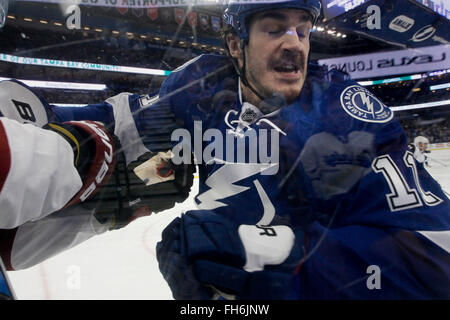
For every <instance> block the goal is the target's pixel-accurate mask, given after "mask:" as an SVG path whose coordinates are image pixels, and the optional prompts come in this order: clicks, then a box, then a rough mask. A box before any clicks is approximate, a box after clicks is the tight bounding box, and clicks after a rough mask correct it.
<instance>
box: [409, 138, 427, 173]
mask: <svg viewBox="0 0 450 320" xmlns="http://www.w3.org/2000/svg"><path fill="white" fill-rule="evenodd" d="M429 145H430V140H428V138H426V137H424V136H417V137H415V138H414V143H413V144H412V145H410V148H411V151H412V152H413V154H414V158H415V159H416V160H417V161H418V162H420V163H423V164H424V165H425V166H427V167H428V166H429V162H428V156H427V154H428V153H430V150H428V146H429Z"/></svg>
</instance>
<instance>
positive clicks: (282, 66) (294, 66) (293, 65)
mask: <svg viewBox="0 0 450 320" xmlns="http://www.w3.org/2000/svg"><path fill="white" fill-rule="evenodd" d="M272 69H273V70H274V71H275V72H276V73H277V74H278V75H280V76H281V77H282V79H287V80H297V79H299V78H300V76H301V74H302V73H303V61H279V62H277V63H274V64H273V66H272Z"/></svg>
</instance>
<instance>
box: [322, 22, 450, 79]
mask: <svg viewBox="0 0 450 320" xmlns="http://www.w3.org/2000/svg"><path fill="white" fill-rule="evenodd" d="M432 34H433V30H432V29H426V30H422V31H421V32H420V33H417V34H415V38H414V39H413V41H414V40H416V41H418V40H420V39H422V38H423V37H431V36H432ZM319 64H321V65H327V66H328V68H329V69H338V70H342V71H345V72H347V73H349V74H350V76H351V77H352V79H369V78H375V77H384V76H390V75H398V74H411V73H421V72H429V71H435V70H442V69H450V45H448V44H447V45H439V46H432V47H423V48H419V49H409V50H399V51H388V52H380V53H373V54H365V55H358V56H348V57H340V58H333V59H323V60H319Z"/></svg>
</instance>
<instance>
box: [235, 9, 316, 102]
mask: <svg viewBox="0 0 450 320" xmlns="http://www.w3.org/2000/svg"><path fill="white" fill-rule="evenodd" d="M311 29H312V22H311V19H310V16H309V14H308V13H307V12H306V11H303V10H296V9H278V10H271V11H265V12H261V13H257V14H256V15H255V16H254V17H252V19H251V22H250V25H249V30H250V33H249V43H248V45H247V46H245V50H246V52H245V59H246V61H245V62H246V75H247V80H248V81H249V83H250V84H251V85H252V86H253V87H254V88H255V89H256V91H257V92H258V93H259V94H261V95H262V96H263V97H270V96H272V94H273V93H275V92H277V93H281V94H282V95H283V96H284V98H285V99H286V101H287V102H288V103H291V102H292V101H293V100H294V99H295V98H296V97H298V95H299V94H300V91H301V89H302V87H303V84H304V82H305V76H306V68H307V61H308V54H309V49H310V43H309V34H310V32H311ZM230 52H231V51H230ZM235 57H237V59H238V63H239V64H240V66H241V67H242V65H243V55H242V52H237V54H236V56H235ZM243 93H244V96H245V97H246V98H247V99H248V100H250V102H254V101H252V98H253V100H255V98H256V96H255V95H254V94H252V92H251V91H250V90H249V89H248V88H245V87H244V88H243ZM249 96H250V99H249ZM251 96H253V97H251ZM257 100H259V99H257Z"/></svg>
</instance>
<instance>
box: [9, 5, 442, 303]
mask: <svg viewBox="0 0 450 320" xmlns="http://www.w3.org/2000/svg"><path fill="white" fill-rule="evenodd" d="M449 2H450V1H448V0H446V1H437V0H436V1H430V0H426V1H425V0H424V1H414V0H396V1H393V0H371V1H363V0H342V1H336V0H335V1H330V0H328V1H323V3H324V10H323V12H322V15H321V17H320V20H319V23H318V24H317V26H316V28H315V30H314V32H313V35H312V40H311V41H312V45H311V47H312V51H311V60H313V61H319V62H320V63H322V64H327V65H328V66H329V67H330V66H334V67H340V68H345V70H346V71H348V72H350V74H352V73H353V74H355V79H357V81H358V82H360V83H361V84H362V85H364V86H365V87H366V88H367V89H369V90H370V91H371V92H373V93H374V94H375V95H376V96H377V97H379V98H380V99H381V100H382V101H383V102H384V103H385V104H386V105H387V106H389V107H391V108H392V109H393V110H394V112H395V116H396V117H397V118H398V119H399V121H400V122H401V124H402V125H403V127H404V129H405V131H406V133H407V135H408V139H409V141H410V142H412V141H413V139H414V138H415V137H416V136H418V135H423V136H426V137H427V138H428V139H429V140H430V142H431V143H432V144H431V145H430V150H431V153H430V157H432V158H434V159H435V160H436V161H434V162H433V161H431V162H430V167H429V168H428V169H429V171H430V173H431V174H432V175H433V176H435V177H436V179H437V180H438V181H439V182H440V183H441V185H442V186H443V188H444V190H446V192H450V175H449V171H450V170H449V168H448V165H449V163H450V130H449V119H450V109H449V106H450V50H449V49H450V46H449V41H450V22H449V19H448V18H449V10H450V3H449ZM0 3H1V6H2V8H3V11H0V25H2V17H3V18H4V23H3V24H4V25H3V27H2V28H0V78H5V79H7V78H16V79H20V80H26V81H28V82H27V83H28V84H29V85H31V86H33V87H35V88H36V90H37V91H38V92H39V93H40V94H41V95H42V96H43V97H44V98H45V99H46V100H47V101H49V102H50V103H56V104H69V105H74V104H75V105H83V104H87V103H94V102H99V101H103V100H104V99H106V98H107V97H110V96H112V95H114V94H117V93H120V92H124V91H128V92H135V93H152V92H156V91H157V90H158V88H159V86H160V85H161V82H162V81H163V80H164V78H165V77H167V75H168V74H170V71H172V70H174V69H175V68H176V67H177V66H179V65H181V64H182V63H184V62H186V61H188V60H189V59H191V58H193V57H195V56H197V55H199V54H202V53H216V54H225V52H224V50H223V49H222V48H221V42H220V40H219V38H218V34H219V30H220V27H221V22H220V13H221V11H222V7H221V6H220V5H217V4H216V3H217V2H214V3H215V4H214V5H210V4H208V1H207V0H205V1H203V2H202V5H195V6H192V7H189V6H187V5H186V3H187V0H185V1H182V0H167V1H164V0H159V1H156V0H155V1H138V0H136V1H134V0H129V1H124V0H109V1H107V0H83V1H78V2H70V1H56V0H47V1H46V0H41V1H9V3H8V1H6V0H2V1H1V2H0ZM149 4H150V5H151V4H156V5H152V6H150V7H149ZM374 5H375V6H378V7H379V8H381V12H380V18H381V20H380V21H373V20H372V18H373V16H372V13H371V12H372V11H370V10H371V8H373V7H371V6H374ZM405 17H406V18H408V17H410V19H406V18H405ZM411 17H413V18H412V19H411ZM411 20H413V21H414V23H411ZM377 23H379V26H380V28H379V29H378V28H376V24H377ZM373 26H375V28H371V27H373ZM429 48H431V49H429ZM377 54H380V55H381V56H377ZM371 55H373V56H371ZM380 57H381V58H380ZM377 67H378V68H377ZM375 69H376V70H375ZM369 71H370V72H372V73H370V72H369ZM375 71H376V72H375ZM356 74H357V75H356ZM368 74H371V76H370V77H364V76H365V75H368ZM195 181H198V179H196V180H195ZM195 191H196V185H195V186H194V189H193V192H195ZM191 201H192V199H190V200H189V201H188V202H186V203H184V204H182V205H178V206H177V207H175V208H174V209H172V210H169V211H167V212H163V213H159V214H157V215H153V216H150V217H146V218H142V219H140V220H138V221H136V222H134V223H132V224H131V225H129V226H128V227H127V228H125V229H123V230H118V231H114V232H110V233H107V234H104V235H102V236H99V237H97V238H95V239H92V240H90V241H87V242H86V243H83V244H81V245H80V246H78V247H76V248H73V249H71V250H69V251H67V252H64V253H62V254H60V255H58V256H56V257H54V258H52V259H50V260H48V261H45V262H43V263H41V264H39V265H37V266H35V267H32V268H29V269H27V270H23V271H15V272H9V275H10V278H11V281H12V283H13V286H14V289H15V291H16V295H17V297H18V298H19V299H171V294H170V291H169V289H168V287H167V285H166V283H165V281H164V280H163V279H162V277H161V276H160V274H159V272H158V269H157V263H156V259H155V244H156V242H157V241H158V240H159V238H160V233H161V231H162V229H163V228H164V227H165V225H167V223H169V222H170V221H171V220H172V219H173V218H174V217H175V216H177V215H179V214H180V213H181V212H182V211H183V210H184V209H187V208H189V206H190V205H192V203H191ZM74 279H78V280H79V281H78V280H76V281H74Z"/></svg>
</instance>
